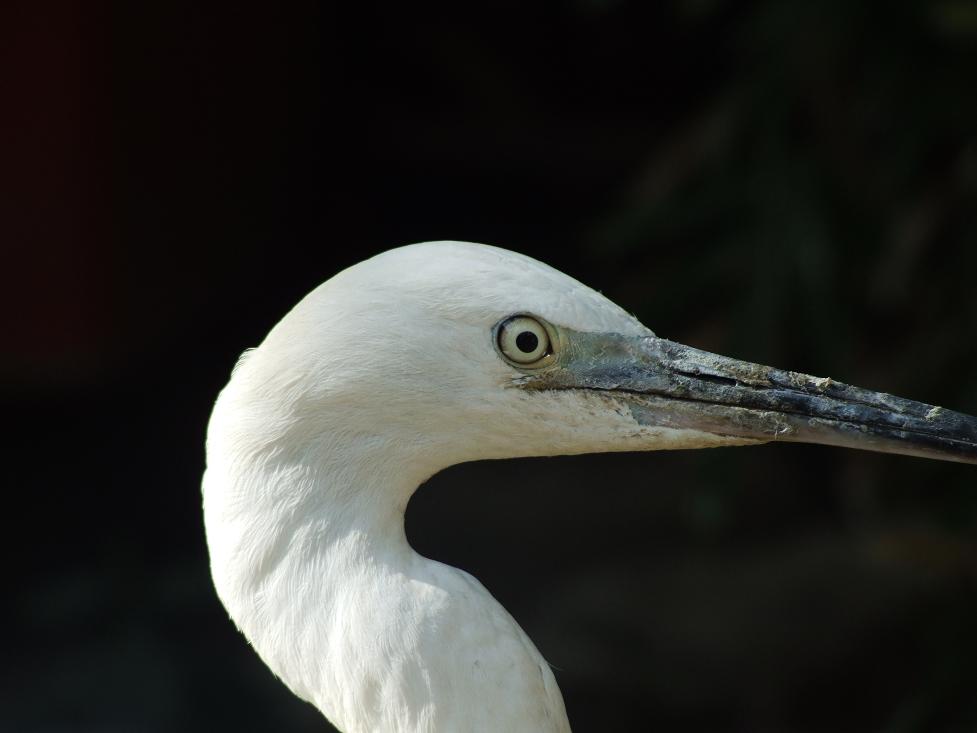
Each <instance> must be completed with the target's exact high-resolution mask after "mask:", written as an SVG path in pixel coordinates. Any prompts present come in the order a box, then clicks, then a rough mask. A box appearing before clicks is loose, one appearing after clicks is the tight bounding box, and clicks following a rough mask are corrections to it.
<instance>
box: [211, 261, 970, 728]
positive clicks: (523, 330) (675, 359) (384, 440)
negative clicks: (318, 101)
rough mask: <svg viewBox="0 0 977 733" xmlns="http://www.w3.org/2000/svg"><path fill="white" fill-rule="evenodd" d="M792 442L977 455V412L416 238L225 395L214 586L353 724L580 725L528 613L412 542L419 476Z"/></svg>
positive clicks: (215, 444)
mask: <svg viewBox="0 0 977 733" xmlns="http://www.w3.org/2000/svg"><path fill="white" fill-rule="evenodd" d="M776 440H786V441H805V442H816V443H827V444H834V445H843V446H852V447H858V448H868V449H873V450H881V451H888V452H896V453H907V454H912V455H920V456H929V457H935V458H943V459H948V460H956V461H963V462H968V463H977V419H975V418H972V417H969V416H966V415H962V414H960V413H955V412H951V411H949V410H944V409H942V408H939V407H931V406H929V405H923V404H920V403H917V402H912V401H909V400H904V399H901V398H898V397H893V396H890V395H885V394H880V393H875V392H869V391H866V390H861V389H857V388H854V387H849V386H847V385H844V384H840V383H837V382H833V381H831V380H829V379H817V378H814V377H810V376H806V375H803V374H797V373H794V372H786V371H780V370H776V369H771V368H768V367H763V366H759V365H755V364H748V363H745V362H740V361H735V360H733V359H728V358H725V357H721V356H716V355H713V354H709V353H706V352H702V351H697V350H695V349H691V348H688V347H685V346H682V345H680V344H676V343H674V342H670V341H666V340H664V339H660V338H657V337H656V336H655V335H654V334H653V333H652V332H651V331H650V330H648V329H647V328H646V327H645V326H643V325H642V324H641V323H639V322H638V321H637V320H636V319H635V318H633V317H632V316H630V315H628V314H627V313H626V312H625V311H623V310H622V309H620V308H619V307H618V306H616V305H614V304H613V303H611V302H610V301H609V300H607V299H606V298H604V297H603V296H602V295H600V294H598V293H596V292H595V291H593V290H591V289H589V288H587V287H585V286H584V285H581V284H580V283H578V282H577V281H575V280H573V279H572V278H570V277H568V276H566V275H564V274H562V273H560V272H558V271H556V270H554V269H552V268H550V267H548V266H546V265H544V264H542V263H539V262H537V261H535V260H533V259H530V258H529V257H525V256H522V255H519V254H515V253H512V252H508V251H505V250H502V249H497V248H494V247H489V246H485V245H478V244H469V243H461V242H437V243H425V244H417V245H412V246H408V247H402V248H400V249H395V250H391V251H389V252H385V253H383V254H380V255H378V256H376V257H374V258H372V259H370V260H367V261H365V262H362V263H360V264H358V265H355V266H354V267H351V268H349V269H347V270H345V271H343V272H341V273H339V274H338V275H336V276H335V277H333V278H332V279H331V280H329V281H327V282H326V283H324V284H323V285H321V286H319V287H318V288H316V289H315V290H313V291H312V292H311V293H310V294H309V295H308V296H306V297H305V298H304V299H303V300H302V301H301V302H300V303H299V304H298V305H297V306H295V308H294V309H293V310H292V311H291V312H290V313H288V315H286V316H285V317H284V318H283V319H282V320H281V322H279V323H278V325H276V326H275V327H274V328H273V329H272V331H271V332H270V333H269V334H268V336H267V338H266V339H265V340H264V342H263V343H262V344H261V345H260V346H259V347H257V348H256V349H253V350H250V351H248V352H246V353H245V354H244V355H243V356H242V357H241V360H240V361H239V362H238V364H237V366H236V367H235V369H234V372H233V375H232V376H231V379H230V382H229V383H228V385H227V386H226V387H225V388H224V390H223V391H222V392H221V394H220V396H219V397H218V399H217V403H216V405H215V407H214V412H213V416H212V418H211V422H210V427H209V432H208V437H207V470H206V473H205V475H204V480H203V500H204V513H205V523H206V530H207V540H208V544H209V547H210V556H211V567H212V574H213V579H214V583H215V585H216V588H217V592H218V594H219V595H220V598H221V600H222V601H223V603H224V605H225V606H226V608H227V610H228V612H229V613H230V616H231V617H232V618H233V619H234V621H235V622H236V624H237V625H238V627H239V628H240V629H241V631H242V632H243V633H244V635H245V636H246V637H247V638H248V639H249V640H250V642H251V643H252V645H253V646H254V648H255V650H256V651H257V652H258V654H259V655H261V658H262V659H263V660H264V661H265V663H267V665H268V666H269V667H270V668H271V669H272V670H273V671H274V672H275V674H277V675H278V676H279V677H280V678H281V679H282V680H283V681H284V682H285V684H286V685H288V686H289V688H291V690H292V691H293V692H294V693H295V694H296V695H298V696H299V697H301V698H303V699H304V700H308V701H309V702H311V703H312V704H314V705H315V706H316V707H318V709H319V710H321V711H322V713H323V714H324V715H325V716H326V717H327V718H328V719H329V720H330V721H332V722H333V723H334V724H335V725H336V726H337V727H338V728H339V729H340V730H342V731H346V732H347V733H359V732H366V731H400V732H404V733H408V732H409V733H415V732H420V731H492V732H493V733H495V732H498V731H506V733H520V732H527V733H528V732H530V731H531V732H532V733H541V732H544V731H568V730H569V724H568V722H567V718H566V713H565V711H564V707H563V700H562V698H561V696H560V691H559V689H558V687H557V685H556V682H555V680H554V677H553V674H552V672H551V671H550V668H549V666H548V665H547V664H546V662H545V661H544V659H543V658H542V656H541V655H540V653H539V652H538V651H537V650H536V648H535V647H534V646H533V643H532V642H531V641H530V640H529V638H528V637H527V636H526V634H525V633H524V632H523V631H522V629H520V628H519V626H518V624H517V623H516V622H515V621H514V620H513V619H512V617H511V616H510V615H509V614H508V613H507V612H506V611H505V609H504V608H502V606H501V605H500V604H499V603H498V602H497V601H496V600H495V599H494V598H493V597H492V596H491V595H490V594H489V592H488V591H487V590H485V588H484V587H483V586H482V585H481V584H480V583H479V582H478V581H477V580H475V578H473V577H472V576H470V575H469V574H467V573H465V572H463V571H461V570H458V569H455V568H452V567H449V566H447V565H443V564H441V563H438V562H435V561H433V560H429V559H427V558H424V557H421V556H420V555H418V554H417V553H415V552H414V551H413V550H412V549H411V547H410V545H409V544H408V542H407V539H406V537H405V534H404V510H405V507H406V506H407V502H408V500H409V499H410V497H411V494H413V492H414V490H415V489H416V488H417V487H418V485H419V484H420V483H421V482H423V481H424V480H425V479H427V478H428V477H429V476H431V475H432V474H434V473H436V472H438V471H440V470H441V469H443V468H446V467H447V466H450V465H453V464H456V463H461V462H464V461H473V460H478V459H485V458H508V457H516V456H542V455H556V454H572V453H586V452H594V451H634V450H657V449H665V448H703V447H711V446H724V445H742V444H748V443H751V444H752V443H757V442H765V441H776Z"/></svg>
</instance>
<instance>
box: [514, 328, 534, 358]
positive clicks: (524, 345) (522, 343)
mask: <svg viewBox="0 0 977 733" xmlns="http://www.w3.org/2000/svg"><path fill="white" fill-rule="evenodd" d="M516 346H518V347H519V351H521V352H522V353H524V354H532V353H533V352H534V351H536V348H537V347H538V346H539V336H537V335H536V334H535V333H533V332H532V331H523V332H522V333H520V334H519V335H518V336H516Z"/></svg>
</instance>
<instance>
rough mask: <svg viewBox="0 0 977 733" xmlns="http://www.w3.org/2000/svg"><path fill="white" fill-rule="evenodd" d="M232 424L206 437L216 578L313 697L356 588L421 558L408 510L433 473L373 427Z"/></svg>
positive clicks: (283, 669)
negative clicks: (304, 432)
mask: <svg viewBox="0 0 977 733" xmlns="http://www.w3.org/2000/svg"><path fill="white" fill-rule="evenodd" d="M234 431H236V428H232V434H231V436H230V439H229V440H225V439H217V440H215V441H213V443H211V444H209V445H208V469H207V474H206V477H205V481H204V509H205V519H206V525H207V535H208V544H209V546H210V551H211V565H212V573H213V577H214V582H215V585H216V587H217V590H218V593H219V595H220V597H221V599H222V601H223V602H224V605H225V606H226V608H227V609H228V611H229V613H230V615H231V616H232V618H233V619H234V620H235V622H236V623H237V625H238V627H239V628H240V629H241V630H242V631H243V632H244V634H245V635H246V636H247V637H248V639H249V640H250V641H251V643H252V644H253V645H254V647H255V649H256V650H257V651H258V653H259V654H260V655H261V656H262V658H263V659H264V660H265V662H266V663H267V664H268V666H269V667H271V669H272V670H273V671H275V673H276V674H278V675H279V676H280V677H281V678H282V679H283V680H284V681H285V682H286V683H287V684H288V685H289V686H290V687H291V688H292V690H293V691H294V692H295V693H296V694H298V695H299V696H300V697H302V698H304V699H306V700H310V701H316V702H318V701H317V700H314V698H315V697H316V695H317V691H318V690H319V689H321V688H322V686H323V683H324V681H323V680H322V679H321V674H322V667H323V666H324V665H325V660H326V659H329V658H332V657H334V656H335V652H336V649H335V646H336V643H337V634H336V633H334V632H333V630H336V629H342V627H343V625H344V624H345V623H348V619H347V618H344V616H348V608H349V607H350V603H351V596H353V595H355V594H357V593H362V592H363V591H362V589H364V588H373V587H381V588H382V587H383V583H384V578H392V577H403V576H405V575H407V574H408V573H409V570H410V568H411V567H413V566H414V565H415V564H416V563H418V562H419V561H420V562H423V559H421V558H419V557H418V556H417V555H416V554H415V553H414V552H413V550H412V549H411V548H410V546H409V544H408V543H407V539H406V536H405V533H404V511H405V508H406V505H407V502H408V500H409V499H410V496H411V494H412V493H413V492H414V490H415V489H416V487H417V486H418V485H419V484H420V483H421V482H422V481H423V480H425V479H426V478H427V477H428V476H429V475H430V474H431V473H433V469H432V468H431V467H429V466H425V465H424V464H423V462H418V461H410V460H408V459H407V458H406V457H404V456H402V455H399V453H401V452H402V451H400V450H398V448H397V446H395V445H390V444H388V443H387V442H386V441H385V440H384V438H383V437H382V436H378V435H369V436H363V435H359V436H357V435H350V434H318V435H315V436H314V438H313V439H310V440H305V441H297V440H296V439H295V435H294V433H292V434H289V435H281V436H269V435H267V434H266V435H261V433H260V431H259V433H258V434H255V433H253V432H252V433H248V434H245V433H244V432H234ZM286 446H288V447H286ZM376 602H379V601H373V600H370V599H365V600H364V601H363V604H364V607H369V606H368V605H366V604H367V603H376ZM339 636H340V637H341V636H342V635H341V634H339Z"/></svg>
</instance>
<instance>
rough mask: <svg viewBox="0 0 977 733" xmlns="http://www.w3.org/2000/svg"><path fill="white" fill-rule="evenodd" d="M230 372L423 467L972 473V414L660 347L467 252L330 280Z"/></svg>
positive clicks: (520, 267)
mask: <svg viewBox="0 0 977 733" xmlns="http://www.w3.org/2000/svg"><path fill="white" fill-rule="evenodd" d="M239 371H241V372H246V373H245V374H242V375H240V376H241V378H242V379H247V380H248V381H249V382H250V383H251V385H252V387H253V388H255V389H257V391H258V392H261V393H263V394H266V395H268V396H269V398H271V397H272V396H274V399H276V400H278V401H279V402H280V404H281V406H282V407H283V408H284V410H285V412H284V413H282V414H283V415H285V414H287V417H281V418H276V420H274V421H273V423H274V425H276V426H278V427H279V428H280V429H282V430H285V429H295V428H296V427H299V428H300V432H301V434H302V435H303V436H307V437H306V440H307V441H312V442H314V441H317V440H325V441H327V442H330V443H333V442H335V441H337V440H340V441H342V442H344V443H349V444H351V445H352V444H356V445H359V446H381V445H382V446H383V450H384V454H385V455H396V456H402V457H403V458H405V459H409V460H410V461H411V462H413V463H420V464H422V465H424V466H425V470H426V471H427V472H433V471H435V470H438V469H440V468H443V467H445V466H447V465H451V464H454V463H458V462H462V461H468V460H475V459H480V458H500V457H509V456H531V455H553V454H567V453H584V452H593V451H609V450H653V449H661V448H693V447H706V446H719V445H735V444H746V443H754V442H766V441H773V440H787V441H804V442H817V443H828V444H835V445H844V446H851V447H857V448H868V449H873V450H884V451H890V452H899V453H908V454H915V455H923V456H929V457H936V458H945V459H949V460H959V461H967V462H977V420H975V419H974V418H971V417H968V416H965V415H961V414H959V413H954V412H951V411H948V410H943V409H942V408H935V407H931V406H929V405H922V404H920V403H916V402H911V401H909V400H903V399H900V398H896V397H892V396H889V395H884V394H879V393H874V392H869V391H866V390H860V389H856V388H853V387H849V386H847V385H844V384H840V383H836V382H833V381H831V380H829V379H817V378H814V377H810V376H807V375H803V374H797V373H794V372H786V371H780V370H777V369H771V368H768V367H763V366H759V365H755V364H749V363H746V362H740V361H736V360H733V359H727V358H725V357H720V356H716V355H714V354H709V353H706V352H702V351H698V350H695V349H692V348H688V347H685V346H682V345H680V344H676V343H674V342H670V341H667V340H664V339H659V338H657V337H656V336H655V335H654V334H653V333H652V332H651V331H650V330H649V329H647V328H646V327H645V326H643V325H642V324H641V323H640V322H638V321H637V320H636V319H635V318H634V317H633V316H631V315H629V314H628V313H626V312H625V311H623V310H622V309H621V308H619V307H618V306H616V305H615V304H613V303H612V302H610V301H609V300H607V299H606V298H604V297H603V296H602V295H600V294H599V293H597V292H595V291H593V290H591V289H590V288H588V287H586V286H584V285H582V284H580V283H579V282H577V281H576V280H574V279H572V278H570V277H568V276H566V275H564V274H562V273H560V272H558V271H556V270H554V269H552V268H550V267H548V266H546V265H543V264H541V263H539V262H537V261H535V260H533V259H530V258H528V257H525V256H522V255H518V254H515V253H512V252H508V251H506V250H501V249H497V248H494V247H488V246H484V245H477V244H468V243H460V242H436V243H425V244H419V245H412V246H409V247H402V248H400V249H395V250H391V251H388V252H385V253H383V254H381V255H378V256H377V257H374V258H373V259H370V260H367V261H365V262H362V263H360V264H358V265H355V266H353V267H351V268H349V269H347V270H345V271H343V272H341V273H340V274H338V275H336V276H335V277H334V278H332V279H331V280H329V281H328V282H326V283H324V284H323V285H321V286H320V287H319V288H317V289H316V290H314V291H313V292H312V293H310V294H309V295H308V296H307V297H306V298H305V299H304V300H303V301H302V302H300V303H299V304H298V305H297V306H296V307H295V308H294V309H293V310H292V312H291V313H289V314H288V315H287V316H286V317H285V318H284V319H283V320H282V321H281V322H280V323H279V324H278V325H277V326H276V327H275V328H274V329H273V331H272V332H271V333H270V334H269V336H268V338H267V339H266V341H265V342H264V343H263V344H262V345H261V346H260V347H259V348H258V349H257V350H255V351H254V352H252V355H251V356H250V357H249V358H248V359H247V361H246V363H245V365H244V367H243V368H242V369H241V370H239ZM237 376H238V375H236V377H237ZM232 384H233V380H232ZM253 391H254V389H253V390H252V392H253ZM251 396H252V398H253V394H252V395H251Z"/></svg>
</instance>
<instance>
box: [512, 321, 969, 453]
mask: <svg viewBox="0 0 977 733" xmlns="http://www.w3.org/2000/svg"><path fill="white" fill-rule="evenodd" d="M559 336H560V338H559V340H560V347H561V348H560V352H559V353H558V354H557V358H556V360H555V362H554V364H553V366H552V368H550V369H546V370H543V371H541V372H540V373H539V374H535V375H529V376H528V377H527V379H526V381H525V383H524V386H526V387H528V388H539V389H586V390H598V391H606V392H611V393H613V394H614V395H615V396H616V397H618V398H620V399H621V400H623V401H624V403H625V404H626V405H627V407H628V409H629V410H630V412H631V415H632V416H633V417H634V419H635V420H636V421H637V422H638V423H639V424H641V425H648V426H660V427H669V428H680V429H692V430H697V431H702V432H708V433H713V434H717V435H725V436H732V437H736V438H748V439H755V440H757V441H778V440H779V441H788V442H797V443H821V444H824V445H835V446H843V447H846V448H859V449H863V450H873V451H881V452H884V453H902V454H905V455H911V456H920V457H923V458H936V459H940V460H945V461H957V462H960V463H973V464H977V418H975V417H972V416H970V415H964V414H962V413H959V412H954V411H952V410H947V409H944V408H942V407H935V406H933V405H926V404H923V403H921V402H914V401H912V400H907V399H903V398H902V397H894V396H892V395H889V394H885V393H882V392H872V391H870V390H866V389H860V388H858V387H851V386H849V385H847V384H842V383H840V382H835V381H833V380H831V379H827V378H818V377H812V376H809V375H807V374H799V373H797V372H789V371H783V370H780V369H774V368H772V367H767V366H761V365H759V364H751V363H749V362H745V361H738V360H736V359H730V358H727V357H724V356H719V355H717V354H711V353H709V352H706V351H700V350H698V349H693V348H690V347H688V346H683V345H682V344H678V343H675V342H673V341H667V340H665V339H660V338H657V337H655V336H646V337H627V336H622V335H619V334H607V333H582V332H575V331H572V330H570V329H560V335H559Z"/></svg>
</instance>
